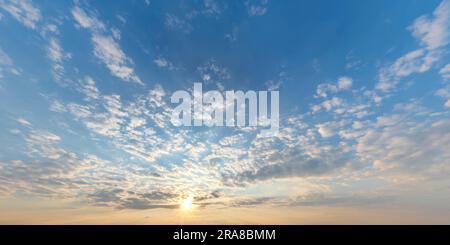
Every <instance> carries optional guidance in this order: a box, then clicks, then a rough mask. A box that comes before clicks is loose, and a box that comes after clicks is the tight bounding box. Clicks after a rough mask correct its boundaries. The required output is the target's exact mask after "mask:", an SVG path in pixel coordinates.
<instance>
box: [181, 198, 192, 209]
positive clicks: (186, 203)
mask: <svg viewBox="0 0 450 245" xmlns="http://www.w3.org/2000/svg"><path fill="white" fill-rule="evenodd" d="M192 207H193V204H192V197H187V198H185V199H183V200H182V201H181V204H180V208H181V209H182V210H191V209H192Z"/></svg>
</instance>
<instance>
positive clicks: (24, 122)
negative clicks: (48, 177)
mask: <svg viewBox="0 0 450 245" xmlns="http://www.w3.org/2000/svg"><path fill="white" fill-rule="evenodd" d="M17 122H18V123H20V124H21V125H23V126H27V127H31V126H32V125H31V123H30V122H28V121H27V120H26V119H24V118H19V119H17Z"/></svg>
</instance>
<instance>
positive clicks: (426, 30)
mask: <svg viewBox="0 0 450 245" xmlns="http://www.w3.org/2000/svg"><path fill="white" fill-rule="evenodd" d="M409 29H410V30H411V31H412V34H413V35H414V37H416V38H417V39H419V40H420V42H421V43H422V44H423V45H424V46H425V47H426V48H427V49H428V50H434V49H437V48H440V47H444V46H446V45H447V44H449V43H450V1H449V0H443V1H442V2H441V4H440V5H439V6H438V7H437V8H436V9H435V10H434V12H433V16H432V17H429V16H421V17H419V18H417V19H416V20H415V21H414V23H413V24H412V26H410V27H409Z"/></svg>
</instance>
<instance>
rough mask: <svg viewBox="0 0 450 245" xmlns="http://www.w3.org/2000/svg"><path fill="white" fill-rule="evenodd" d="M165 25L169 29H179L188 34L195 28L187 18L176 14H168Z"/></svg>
mask: <svg viewBox="0 0 450 245" xmlns="http://www.w3.org/2000/svg"><path fill="white" fill-rule="evenodd" d="M165 25H166V27H167V28H168V29H169V30H177V31H181V32H184V33H186V34H188V33H190V32H191V31H192V30H193V29H194V28H193V27H192V25H191V24H190V23H189V22H188V21H187V20H185V19H182V18H180V17H178V16H176V15H174V14H166V20H165Z"/></svg>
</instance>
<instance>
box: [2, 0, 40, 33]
mask: <svg viewBox="0 0 450 245" xmlns="http://www.w3.org/2000/svg"><path fill="white" fill-rule="evenodd" d="M0 8H2V9H4V10H5V11H7V12H8V13H10V14H11V15H12V16H13V17H14V18H15V19H16V20H17V21H19V22H20V23H22V24H23V25H25V26H26V27H28V28H31V29H35V28H36V24H37V22H39V21H40V20H41V18H42V16H41V12H40V10H39V9H38V8H36V7H34V6H33V5H32V4H31V2H30V1H28V0H10V1H5V0H0Z"/></svg>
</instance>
